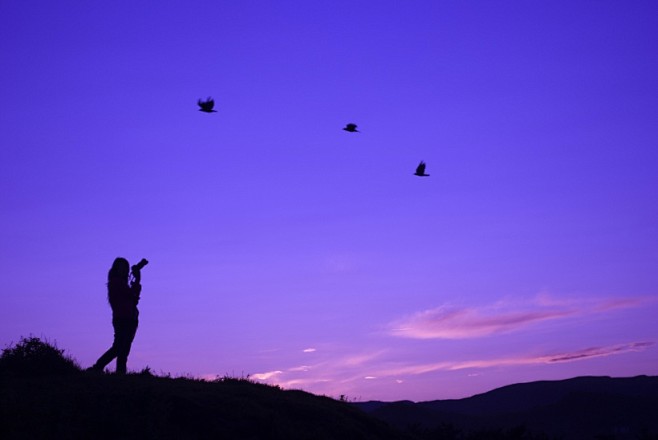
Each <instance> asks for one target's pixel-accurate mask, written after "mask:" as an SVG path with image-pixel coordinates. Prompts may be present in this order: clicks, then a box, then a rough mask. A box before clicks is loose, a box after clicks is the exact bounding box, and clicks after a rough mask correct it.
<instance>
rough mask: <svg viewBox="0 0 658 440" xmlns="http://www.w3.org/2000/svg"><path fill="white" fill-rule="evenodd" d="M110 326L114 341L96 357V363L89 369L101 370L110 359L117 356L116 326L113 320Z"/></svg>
mask: <svg viewBox="0 0 658 440" xmlns="http://www.w3.org/2000/svg"><path fill="white" fill-rule="evenodd" d="M112 326H113V327H114V341H113V343H112V346H111V347H110V348H109V349H108V350H107V351H106V352H105V353H103V355H102V356H101V357H99V358H98V360H97V361H96V363H95V364H94V365H92V366H91V368H90V369H91V370H95V371H103V370H104V369H105V367H107V364H109V363H110V362H112V360H114V358H115V357H117V328H116V325H115V323H114V321H112Z"/></svg>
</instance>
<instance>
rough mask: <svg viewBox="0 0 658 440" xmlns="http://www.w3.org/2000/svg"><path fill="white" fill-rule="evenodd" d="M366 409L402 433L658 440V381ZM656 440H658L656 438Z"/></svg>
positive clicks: (596, 381) (593, 380) (532, 389)
mask: <svg viewBox="0 0 658 440" xmlns="http://www.w3.org/2000/svg"><path fill="white" fill-rule="evenodd" d="M356 405H357V406H358V407H360V408H361V409H362V410H364V411H366V412H368V413H369V414H372V415H374V416H376V417H379V418H380V419H382V420H385V421H387V422H389V423H390V424H392V425H394V426H397V427H399V428H403V429H404V428H406V427H409V426H421V427H423V428H427V429H435V428H437V427H438V426H440V425H442V424H451V425H454V426H456V427H458V428H460V429H463V430H473V429H485V428H503V429H509V428H512V427H515V426H525V427H526V428H528V429H530V430H532V431H535V432H544V433H546V434H549V435H551V436H556V437H560V438H563V439H586V438H594V437H595V436H609V438H616V439H627V438H628V439H631V438H633V439H638V438H643V437H642V436H646V435H647V433H652V435H653V436H648V437H646V438H658V377H655V376H637V377H629V378H611V377H577V378H573V379H567V380H561V381H540V382H530V383H521V384H514V385H509V386H506V387H502V388H498V389H495V390H493V391H489V392H487V393H484V394H478V395H475V396H472V397H469V398H465V399H458V400H436V401H431V402H419V403H412V402H392V403H383V402H365V403H363V404H356ZM654 436H655V437H654Z"/></svg>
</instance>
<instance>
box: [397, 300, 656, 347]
mask: <svg viewBox="0 0 658 440" xmlns="http://www.w3.org/2000/svg"><path fill="white" fill-rule="evenodd" d="M646 302H647V299H645V298H628V299H626V298H623V299H612V300H598V301H592V300H580V301H578V300H573V299H572V300H568V301H560V300H555V299H553V298H549V297H548V296H547V295H542V296H539V297H538V298H537V299H536V300H535V301H532V302H529V303H526V304H520V305H519V304H516V305H514V306H513V307H507V308H505V307H504V306H501V305H494V306H487V307H480V308H476V307H449V306H441V307H437V308H434V309H430V310H425V311H421V312H418V313H416V314H414V315H412V316H410V317H407V318H404V319H401V320H399V321H397V322H394V323H393V324H391V325H390V326H389V328H390V330H389V334H391V335H393V336H399V337H405V338H413V339H467V338H478V337H484V336H489V335H492V334H496V333H509V332H513V331H517V330H519V329H521V328H524V327H527V326H529V325H532V324H536V323H539V322H542V321H549V320H556V319H564V318H571V317H576V316H583V315H586V314H592V313H602V312H607V311H611V310H615V309H621V308H630V307H638V306H640V305H642V304H644V303H646Z"/></svg>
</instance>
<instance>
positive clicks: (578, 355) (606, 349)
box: [375, 341, 654, 376]
mask: <svg viewBox="0 0 658 440" xmlns="http://www.w3.org/2000/svg"><path fill="white" fill-rule="evenodd" d="M653 345H654V343H653V342H648V341H643V342H632V343H628V344H617V345H609V346H603V347H590V348H585V349H581V350H576V351H568V352H560V353H554V354H543V355H518V356H508V357H502V358H494V359H475V360H467V361H452V362H437V363H426V364H417V365H404V366H399V367H392V368H388V369H384V370H380V371H376V372H375V374H377V375H380V376H405V375H418V374H425V373H430V372H433V371H440V370H443V371H453V370H463V369H467V368H494V367H506V366H518V365H533V364H552V363H558V362H575V361H583V360H586V359H591V358H597V357H605V356H612V355H619V354H624V353H629V352H638V351H644V350H646V349H647V348H649V347H651V346H653Z"/></svg>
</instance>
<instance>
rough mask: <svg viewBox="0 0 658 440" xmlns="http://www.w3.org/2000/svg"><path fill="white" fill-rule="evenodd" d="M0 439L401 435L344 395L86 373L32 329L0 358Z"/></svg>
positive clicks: (367, 439) (233, 381) (232, 381)
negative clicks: (32, 334)
mask: <svg viewBox="0 0 658 440" xmlns="http://www.w3.org/2000/svg"><path fill="white" fill-rule="evenodd" d="M0 438H2V439H122V440H126V439H165V440H166V439H177V440H179V439H274V440H276V439H286V440H290V439H309V440H310V439H319V440H322V439H332V440H333V439H363V440H371V439H372V440H379V439H383V440H387V439H391V440H393V439H404V438H406V437H404V436H403V435H401V434H400V433H399V432H398V431H397V430H395V429H393V428H390V427H388V426H387V425H386V424H385V423H384V422H382V421H380V420H378V419H376V418H374V417H371V416H369V415H367V414H366V413H364V412H362V411H360V410H359V409H357V408H355V407H353V406H351V405H350V404H348V403H346V402H342V401H339V400H334V399H331V398H329V397H324V396H316V395H313V394H310V393H307V392H303V391H295V390H282V389H280V388H278V387H275V386H269V385H264V384H259V383H254V382H252V381H249V380H247V379H238V378H219V379H217V380H215V381H202V380H196V379H192V378H172V377H161V376H155V375H153V374H151V372H150V370H148V369H147V370H144V371H142V372H141V373H136V374H128V375H125V376H117V375H114V374H103V373H91V372H85V371H82V370H81V369H80V367H79V366H78V365H77V363H76V362H75V361H74V360H73V359H71V358H67V357H66V356H64V355H63V350H59V349H57V348H56V347H54V346H52V345H49V344H48V343H43V342H41V341H40V340H38V339H37V338H29V339H23V340H22V341H21V342H20V343H19V344H17V345H16V346H15V347H12V348H8V349H5V350H4V351H3V354H2V357H1V358H0Z"/></svg>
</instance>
